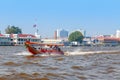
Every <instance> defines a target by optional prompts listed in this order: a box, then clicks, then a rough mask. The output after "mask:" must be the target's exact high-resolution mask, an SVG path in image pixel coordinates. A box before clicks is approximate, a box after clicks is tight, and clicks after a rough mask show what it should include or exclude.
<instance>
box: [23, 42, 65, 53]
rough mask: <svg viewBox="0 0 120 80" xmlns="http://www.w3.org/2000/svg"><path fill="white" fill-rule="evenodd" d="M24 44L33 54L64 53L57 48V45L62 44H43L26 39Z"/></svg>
mask: <svg viewBox="0 0 120 80" xmlns="http://www.w3.org/2000/svg"><path fill="white" fill-rule="evenodd" d="M25 46H26V48H27V50H28V51H29V52H30V53H32V54H33V55H37V54H49V55H64V52H63V51H62V50H61V49H60V48H59V46H64V45H63V44H45V43H38V42H30V41H26V42H25Z"/></svg>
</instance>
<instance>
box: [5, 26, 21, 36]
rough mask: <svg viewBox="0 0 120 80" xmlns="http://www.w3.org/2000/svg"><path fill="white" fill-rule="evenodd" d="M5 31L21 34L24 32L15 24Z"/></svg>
mask: <svg viewBox="0 0 120 80" xmlns="http://www.w3.org/2000/svg"><path fill="white" fill-rule="evenodd" d="M5 33H6V34H11V33H13V34H21V33H22V30H21V29H20V28H19V27H15V26H8V27H7V28H6V29H5Z"/></svg>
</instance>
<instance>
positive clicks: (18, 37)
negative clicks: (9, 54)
mask: <svg viewBox="0 0 120 80" xmlns="http://www.w3.org/2000/svg"><path fill="white" fill-rule="evenodd" d="M11 39H12V41H13V42H14V45H24V42H25V41H32V42H40V41H41V38H38V36H35V35H31V34H11Z"/></svg>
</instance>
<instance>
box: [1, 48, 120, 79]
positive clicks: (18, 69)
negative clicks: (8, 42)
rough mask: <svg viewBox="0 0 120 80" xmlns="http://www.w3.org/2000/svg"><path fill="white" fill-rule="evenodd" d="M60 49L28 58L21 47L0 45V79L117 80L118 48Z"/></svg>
mask: <svg viewBox="0 0 120 80" xmlns="http://www.w3.org/2000/svg"><path fill="white" fill-rule="evenodd" d="M62 49H63V51H64V52H65V55H62V56H29V54H30V53H29V52H27V51H26V49H25V47H24V46H0V80H120V46H116V47H63V48H62Z"/></svg>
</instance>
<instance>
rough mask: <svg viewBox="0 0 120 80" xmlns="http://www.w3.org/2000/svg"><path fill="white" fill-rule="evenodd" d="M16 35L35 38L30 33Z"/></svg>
mask: <svg viewBox="0 0 120 80" xmlns="http://www.w3.org/2000/svg"><path fill="white" fill-rule="evenodd" d="M18 37H32V38H36V37H35V36H34V35H32V34H18Z"/></svg>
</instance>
